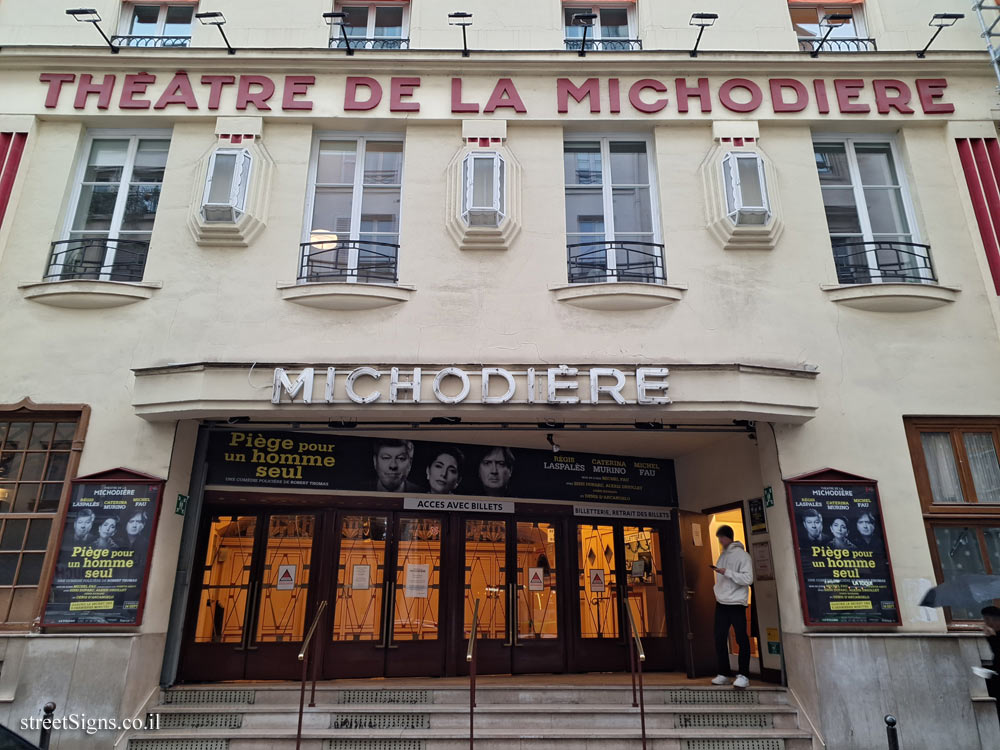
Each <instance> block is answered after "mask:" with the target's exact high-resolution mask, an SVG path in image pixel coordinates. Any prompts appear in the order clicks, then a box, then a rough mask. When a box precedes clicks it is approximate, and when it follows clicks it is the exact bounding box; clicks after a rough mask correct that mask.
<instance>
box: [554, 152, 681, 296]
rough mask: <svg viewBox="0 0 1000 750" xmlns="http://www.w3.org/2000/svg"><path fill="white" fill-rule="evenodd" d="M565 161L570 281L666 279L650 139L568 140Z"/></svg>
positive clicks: (660, 281)
mask: <svg viewBox="0 0 1000 750" xmlns="http://www.w3.org/2000/svg"><path fill="white" fill-rule="evenodd" d="M563 166H564V173H565V184H566V233H567V234H566V242H567V247H568V252H569V281H570V283H588V282H602V281H635V282H647V283H664V281H665V277H664V272H663V245H661V244H659V242H658V236H659V232H658V228H657V220H656V211H655V210H654V208H653V207H654V205H656V203H655V196H654V187H655V186H654V183H653V180H652V177H651V175H652V174H653V160H652V149H651V147H650V144H649V142H648V141H647V140H645V139H641V138H621V139H618V138H608V137H600V138H580V139H576V138H573V139H567V140H566V141H565V143H564V146H563Z"/></svg>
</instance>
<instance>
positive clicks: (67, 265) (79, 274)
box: [42, 237, 149, 281]
mask: <svg viewBox="0 0 1000 750" xmlns="http://www.w3.org/2000/svg"><path fill="white" fill-rule="evenodd" d="M148 253H149V241H148V240H123V239H108V238H107V237H88V238H85V239H78V240H60V241H58V242H53V243H52V254H51V255H50V256H49V264H48V271H47V272H46V274H45V275H44V276H43V277H42V279H43V280H44V281H69V280H78V279H91V280H95V281H142V275H143V273H144V271H145V270H146V256H147V254H148Z"/></svg>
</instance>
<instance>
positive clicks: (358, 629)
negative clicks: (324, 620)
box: [333, 514, 389, 642]
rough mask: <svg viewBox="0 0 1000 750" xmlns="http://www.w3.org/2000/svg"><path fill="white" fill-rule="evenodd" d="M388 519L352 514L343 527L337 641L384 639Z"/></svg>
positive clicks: (335, 625)
mask: <svg viewBox="0 0 1000 750" xmlns="http://www.w3.org/2000/svg"><path fill="white" fill-rule="evenodd" d="M388 527H389V519H388V516H375V515H371V516H370V515H361V514H348V515H345V516H344V517H343V519H342V521H341V524H340V555H339V558H338V563H337V587H336V599H335V603H334V607H333V640H334V641H368V642H372V641H378V640H381V638H382V636H383V630H382V624H383V622H384V619H385V618H383V617H382V601H383V591H382V589H383V586H384V583H385V547H386V538H387V537H386V532H387V530H388Z"/></svg>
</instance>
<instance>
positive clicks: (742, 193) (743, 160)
mask: <svg viewBox="0 0 1000 750" xmlns="http://www.w3.org/2000/svg"><path fill="white" fill-rule="evenodd" d="M722 182H723V185H724V186H725V190H726V214H727V216H729V218H730V219H731V220H732V222H733V223H734V224H736V225H737V226H746V225H753V224H767V222H768V220H769V219H770V218H771V207H770V204H769V202H768V198H767V181H766V180H765V178H764V160H763V159H762V158H761V157H760V155H759V154H755V153H753V152H751V151H747V152H736V151H731V152H729V153H728V154H726V155H725V156H724V157H723V158H722Z"/></svg>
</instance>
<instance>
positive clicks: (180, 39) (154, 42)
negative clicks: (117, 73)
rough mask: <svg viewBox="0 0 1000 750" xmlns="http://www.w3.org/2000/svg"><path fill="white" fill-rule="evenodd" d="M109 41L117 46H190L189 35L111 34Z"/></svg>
mask: <svg viewBox="0 0 1000 750" xmlns="http://www.w3.org/2000/svg"><path fill="white" fill-rule="evenodd" d="M111 43H112V44H114V45H117V46H119V47H190V46H191V37H189V36H113V37H111Z"/></svg>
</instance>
